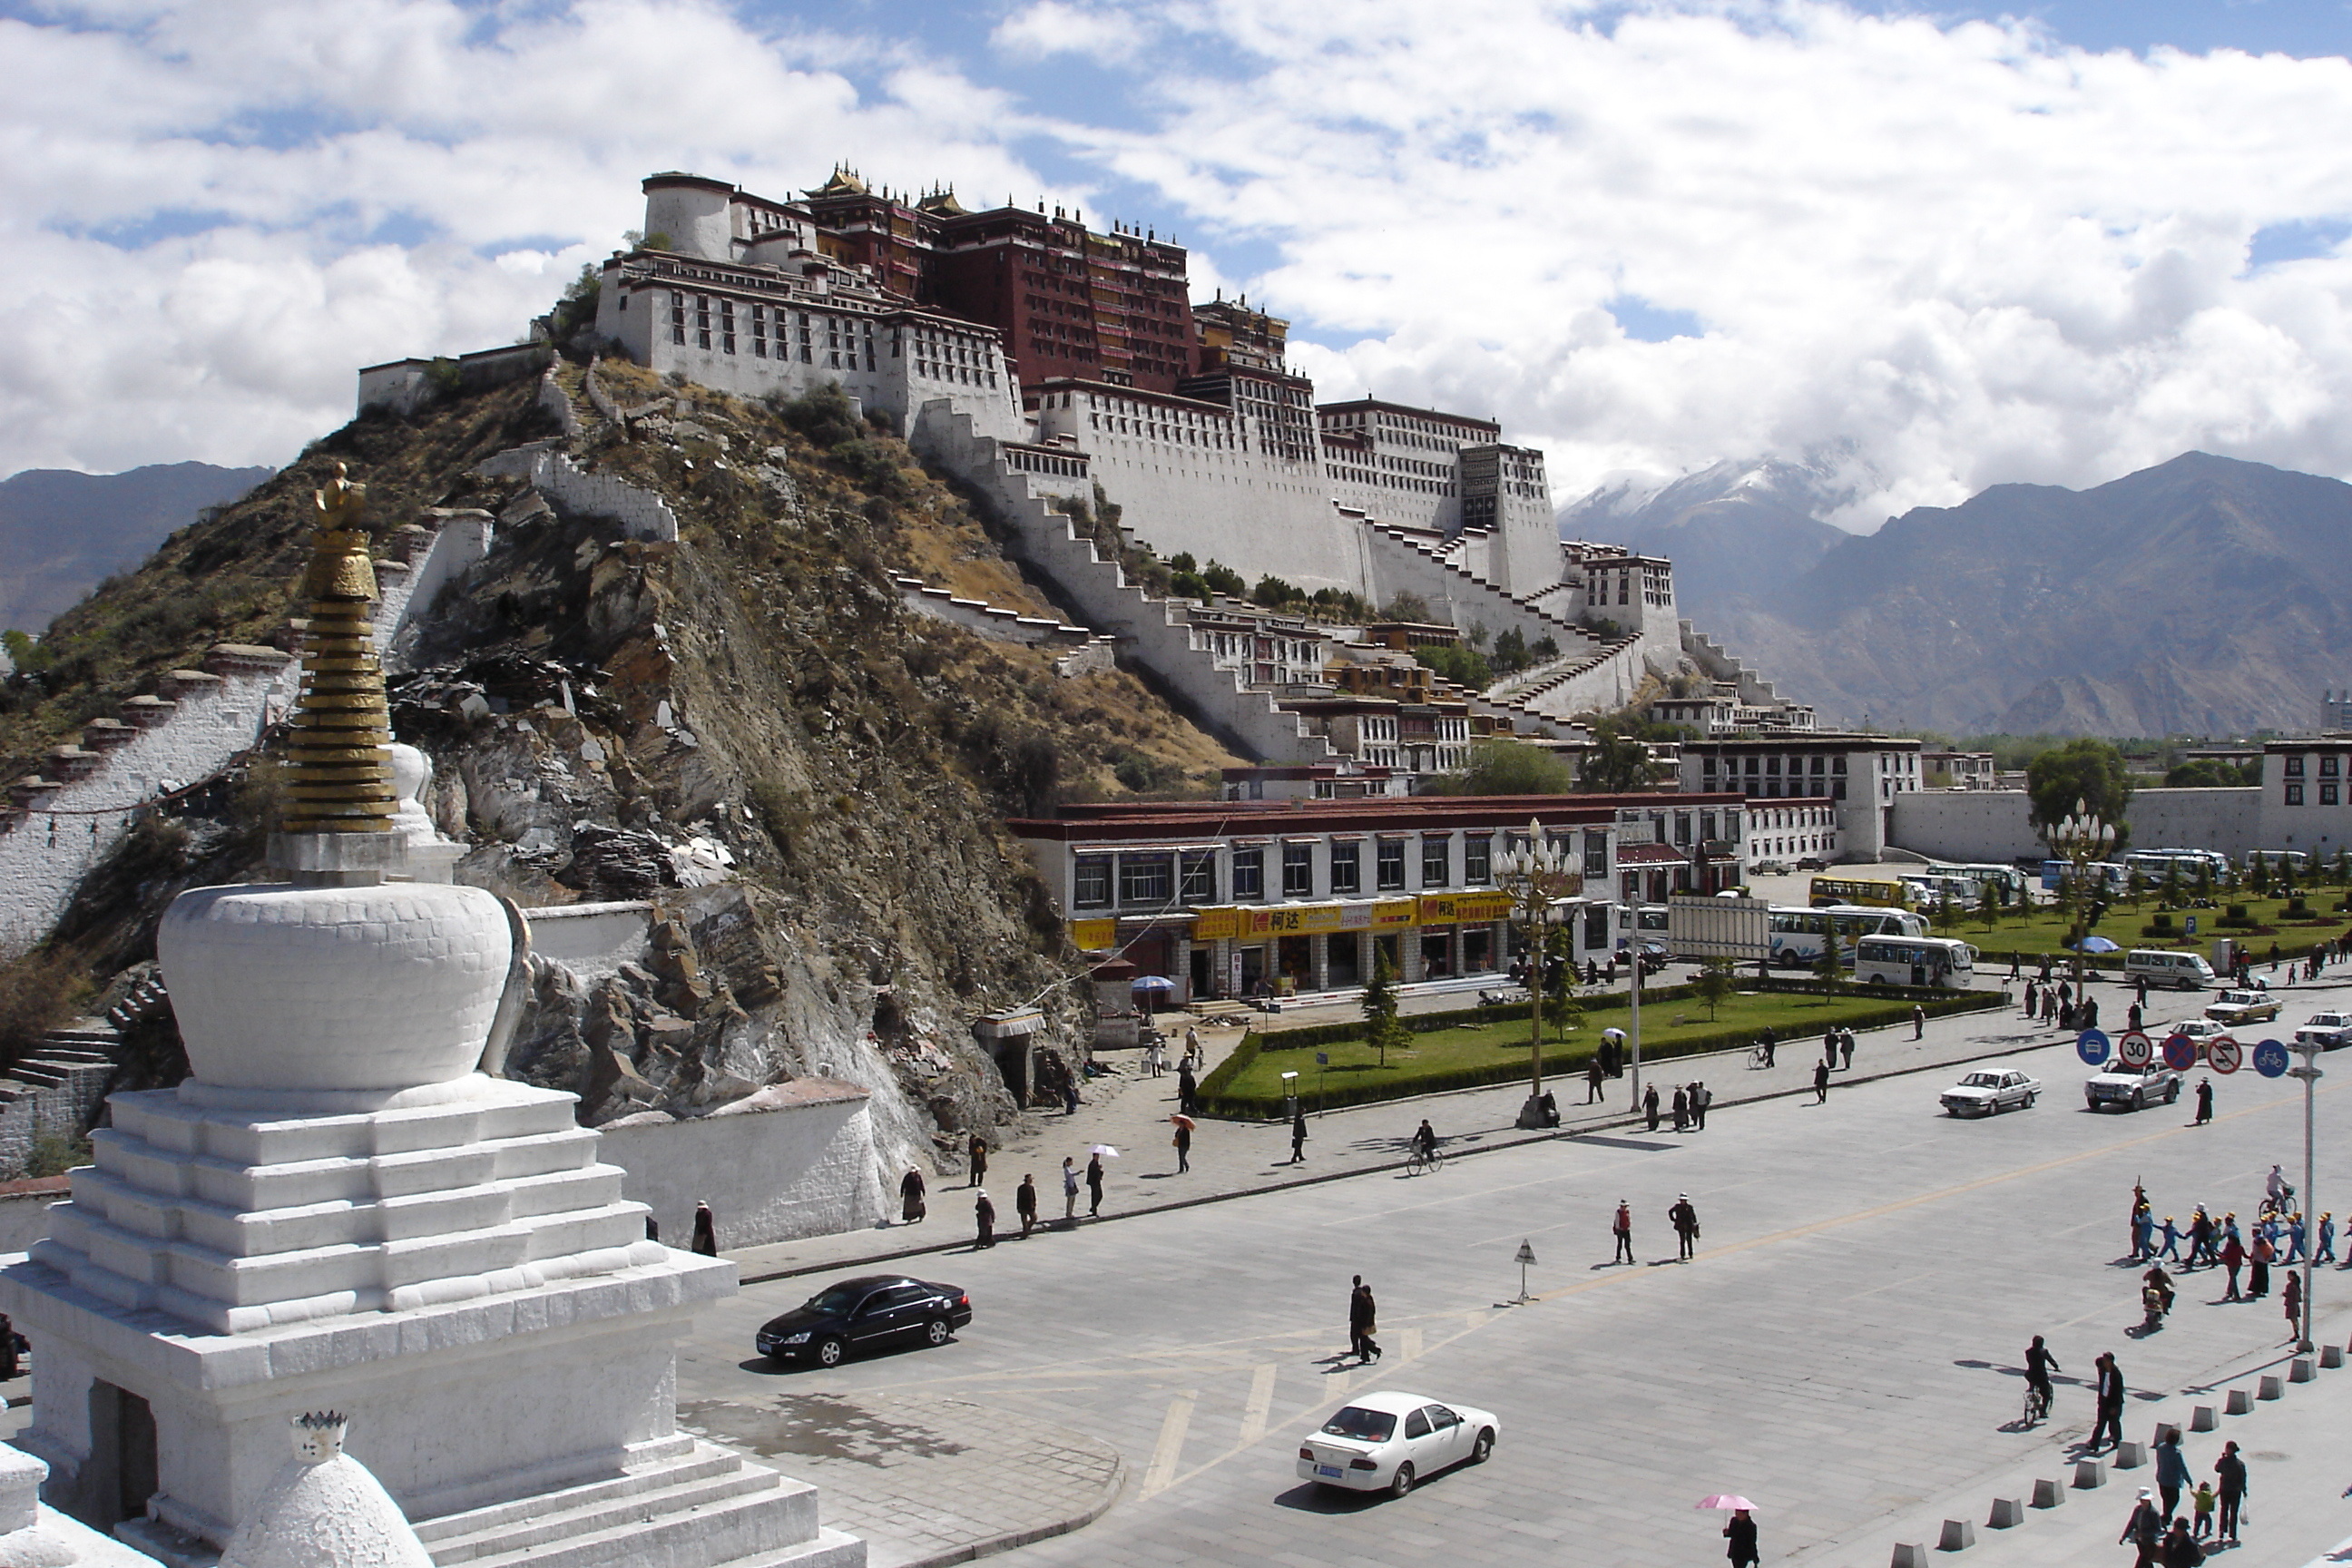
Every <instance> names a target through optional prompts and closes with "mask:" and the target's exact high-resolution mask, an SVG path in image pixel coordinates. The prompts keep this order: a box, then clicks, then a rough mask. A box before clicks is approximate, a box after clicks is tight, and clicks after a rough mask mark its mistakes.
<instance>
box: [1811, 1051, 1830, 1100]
mask: <svg viewBox="0 0 2352 1568" xmlns="http://www.w3.org/2000/svg"><path fill="white" fill-rule="evenodd" d="M1829 1102H1830V1064H1829V1063H1827V1062H1815V1063H1814V1064H1813V1103H1814V1104H1815V1105H1827V1104H1828V1103H1829Z"/></svg>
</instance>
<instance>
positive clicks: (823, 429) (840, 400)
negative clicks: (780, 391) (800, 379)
mask: <svg viewBox="0 0 2352 1568" xmlns="http://www.w3.org/2000/svg"><path fill="white" fill-rule="evenodd" d="M770 406H771V407H772V408H774V409H775V411H776V417H778V418H779V419H782V421H783V422H784V423H785V424H787V425H789V426H792V427H793V429H795V430H797V431H799V432H800V433H801V434H802V435H803V436H805V437H808V438H809V441H810V443H811V444H812V445H814V446H816V447H824V449H826V450H828V451H831V450H833V449H834V448H835V447H839V446H840V445H841V444H842V443H843V442H845V441H855V440H857V439H859V438H860V437H863V436H864V435H865V433H866V428H865V426H862V425H860V424H859V423H858V422H857V410H856V405H853V404H852V403H851V402H850V401H849V394H847V393H845V392H844V391H842V390H841V383H839V382H837V381H829V382H826V383H825V384H824V385H823V386H820V387H815V388H814V389H812V390H810V391H808V392H804V393H803V394H801V395H799V396H798V397H793V398H787V399H784V400H782V402H776V401H771V403H770Z"/></svg>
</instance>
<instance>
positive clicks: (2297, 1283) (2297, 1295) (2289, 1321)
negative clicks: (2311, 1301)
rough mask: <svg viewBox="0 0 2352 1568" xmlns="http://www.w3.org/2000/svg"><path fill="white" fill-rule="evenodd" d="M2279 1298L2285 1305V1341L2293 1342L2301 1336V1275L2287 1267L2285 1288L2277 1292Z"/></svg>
mask: <svg viewBox="0 0 2352 1568" xmlns="http://www.w3.org/2000/svg"><path fill="white" fill-rule="evenodd" d="M2279 1299H2280V1300H2281V1301H2282V1302H2283V1303H2284V1305H2285V1307H2286V1338H2287V1343H2289V1344H2293V1343H2294V1342H2295V1341H2297V1340H2299V1339H2301V1338H2302V1337H2303V1276H2302V1275H2300V1274H2297V1273H2295V1272H2294V1270H2293V1269H2289V1270H2288V1271H2287V1276H2286V1289H2284V1290H2282V1291H2280V1292H2279Z"/></svg>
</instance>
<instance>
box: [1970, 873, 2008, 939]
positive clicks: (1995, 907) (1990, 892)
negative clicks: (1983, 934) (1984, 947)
mask: <svg viewBox="0 0 2352 1568" xmlns="http://www.w3.org/2000/svg"><path fill="white" fill-rule="evenodd" d="M2005 890H2006V889H2003V888H2002V887H2001V885H2000V883H1999V882H1986V883H1984V884H1983V885H1982V890H1981V891H1979V893H1978V894H1977V913H1978V914H1979V915H1980V916H1982V917H1983V919H1984V923H1985V930H1987V931H1990V930H1992V927H1993V922H1994V921H1997V920H1999V919H2000V904H2001V894H2002V893H2003V892H2004V891H2005Z"/></svg>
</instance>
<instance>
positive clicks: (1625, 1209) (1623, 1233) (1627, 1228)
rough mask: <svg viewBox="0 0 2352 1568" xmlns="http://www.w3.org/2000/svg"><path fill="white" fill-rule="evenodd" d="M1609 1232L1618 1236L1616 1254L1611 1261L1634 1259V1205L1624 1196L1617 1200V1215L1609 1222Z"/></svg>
mask: <svg viewBox="0 0 2352 1568" xmlns="http://www.w3.org/2000/svg"><path fill="white" fill-rule="evenodd" d="M1609 1233H1610V1234H1611V1235H1612V1236H1613V1237H1616V1238H1617V1252H1616V1255H1615V1256H1614V1257H1612V1258H1610V1259H1609V1261H1610V1262H1611V1263H1631V1262H1633V1205H1631V1204H1629V1203H1627V1202H1626V1201H1625V1200H1624V1199H1623V1198H1619V1199H1618V1200H1617V1217H1616V1218H1615V1219H1613V1220H1612V1221H1610V1222H1609Z"/></svg>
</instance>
